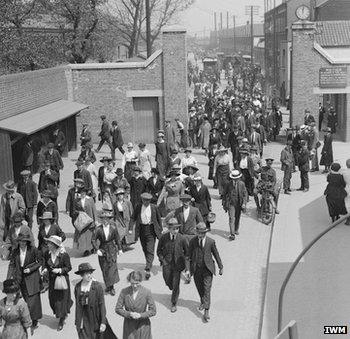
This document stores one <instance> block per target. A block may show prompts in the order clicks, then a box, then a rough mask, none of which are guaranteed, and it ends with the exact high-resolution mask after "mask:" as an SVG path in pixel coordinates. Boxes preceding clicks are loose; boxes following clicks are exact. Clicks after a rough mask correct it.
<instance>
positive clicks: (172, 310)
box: [170, 305, 177, 313]
mask: <svg viewBox="0 0 350 339" xmlns="http://www.w3.org/2000/svg"><path fill="white" fill-rule="evenodd" d="M170 311H171V313H175V312H176V311H177V307H176V305H172V306H171V309H170Z"/></svg>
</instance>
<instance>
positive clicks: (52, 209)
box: [36, 200, 58, 224]
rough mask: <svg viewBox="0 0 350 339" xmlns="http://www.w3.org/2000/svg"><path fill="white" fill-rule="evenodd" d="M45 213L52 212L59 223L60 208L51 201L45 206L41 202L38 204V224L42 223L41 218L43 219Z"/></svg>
mask: <svg viewBox="0 0 350 339" xmlns="http://www.w3.org/2000/svg"><path fill="white" fill-rule="evenodd" d="M44 212H51V213H52V216H53V220H54V221H55V222H56V223H57V220H58V208H57V204H56V203H55V202H54V201H52V200H51V201H50V202H49V203H48V204H47V205H45V204H44V203H43V202H42V201H41V200H40V201H39V202H38V206H37V207H36V218H37V223H38V224H40V223H41V221H40V219H39V217H42V216H43V213H44Z"/></svg>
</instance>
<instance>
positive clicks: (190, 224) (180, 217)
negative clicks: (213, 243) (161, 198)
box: [165, 194, 203, 242]
mask: <svg viewBox="0 0 350 339" xmlns="http://www.w3.org/2000/svg"><path fill="white" fill-rule="evenodd" d="M180 199H181V201H182V207H179V208H177V209H176V210H174V211H172V212H170V213H169V214H168V215H167V216H166V217H165V221H167V220H169V219H170V218H176V220H177V221H178V223H179V224H180V225H181V227H180V233H181V234H183V235H184V236H185V238H186V239H187V241H188V242H189V241H190V240H191V239H192V238H193V237H194V236H195V235H196V225H197V224H198V223H200V222H203V218H202V215H201V212H199V209H198V208H197V207H194V206H191V199H192V197H191V196H190V195H188V194H183V195H181V196H180Z"/></svg>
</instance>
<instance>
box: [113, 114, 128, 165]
mask: <svg viewBox="0 0 350 339" xmlns="http://www.w3.org/2000/svg"><path fill="white" fill-rule="evenodd" d="M111 135H112V147H111V150H112V159H113V160H115V150H116V149H117V148H118V149H119V151H120V153H121V154H124V153H125V151H124V150H123V144H124V141H123V136H122V131H121V130H120V128H119V126H118V122H117V121H115V120H114V121H112V130H111Z"/></svg>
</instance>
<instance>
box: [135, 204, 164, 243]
mask: <svg viewBox="0 0 350 339" xmlns="http://www.w3.org/2000/svg"><path fill="white" fill-rule="evenodd" d="M141 208H142V204H139V205H138V206H137V207H136V208H135V210H134V213H133V215H132V217H131V220H130V226H129V229H132V225H133V223H135V224H136V227H135V239H136V240H137V239H138V238H139V235H140V224H141ZM151 224H152V225H153V227H154V232H155V233H156V236H157V238H158V239H159V238H160V236H161V234H162V230H163V226H162V219H161V217H160V213H159V211H158V208H157V207H156V206H155V205H153V204H151Z"/></svg>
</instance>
